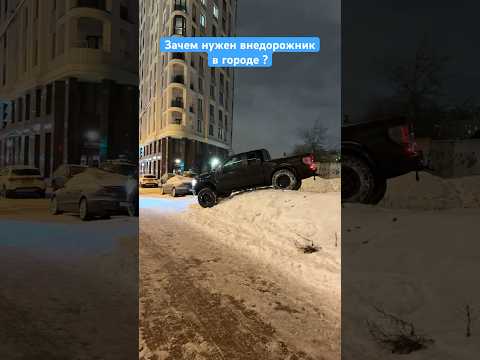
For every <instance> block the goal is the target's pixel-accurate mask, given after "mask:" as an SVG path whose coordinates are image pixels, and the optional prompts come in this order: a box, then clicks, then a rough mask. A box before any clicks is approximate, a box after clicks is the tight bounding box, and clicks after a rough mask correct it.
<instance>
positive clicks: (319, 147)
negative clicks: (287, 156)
mask: <svg viewBox="0 0 480 360" xmlns="http://www.w3.org/2000/svg"><path fill="white" fill-rule="evenodd" d="M326 133H327V128H326V127H324V126H323V125H322V123H321V122H320V120H317V121H316V122H315V124H314V125H313V126H312V127H311V128H308V129H301V130H299V132H298V137H299V138H300V140H301V143H299V144H297V145H295V147H294V150H293V155H296V154H304V153H312V154H314V155H315V157H316V158H320V157H322V156H323V155H325V153H326V152H327V150H326V148H327V146H326V144H325V142H326Z"/></svg>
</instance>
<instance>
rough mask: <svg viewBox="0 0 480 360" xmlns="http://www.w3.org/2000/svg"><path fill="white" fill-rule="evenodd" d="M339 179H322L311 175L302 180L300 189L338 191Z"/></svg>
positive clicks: (323, 191)
mask: <svg viewBox="0 0 480 360" xmlns="http://www.w3.org/2000/svg"><path fill="white" fill-rule="evenodd" d="M340 188H341V180H340V178H334V179H324V178H321V177H315V179H314V178H313V177H311V178H308V179H305V180H303V182H302V187H301V188H300V191H307V192H316V193H328V192H340Z"/></svg>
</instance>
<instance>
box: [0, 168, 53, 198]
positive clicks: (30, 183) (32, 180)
mask: <svg viewBox="0 0 480 360" xmlns="http://www.w3.org/2000/svg"><path fill="white" fill-rule="evenodd" d="M45 188H46V184H45V181H44V180H43V178H42V175H41V174H40V170H38V169H37V168H34V167H30V166H7V167H5V168H3V169H1V170H0V192H1V194H2V196H3V197H10V196H12V195H14V194H15V193H29V194H37V195H39V196H40V197H45Z"/></svg>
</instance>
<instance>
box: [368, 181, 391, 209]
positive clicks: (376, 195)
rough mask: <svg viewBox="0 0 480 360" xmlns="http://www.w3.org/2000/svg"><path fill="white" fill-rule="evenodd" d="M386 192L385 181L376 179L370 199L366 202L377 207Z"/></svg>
mask: <svg viewBox="0 0 480 360" xmlns="http://www.w3.org/2000/svg"><path fill="white" fill-rule="evenodd" d="M386 192H387V180H385V179H384V178H376V179H375V188H374V189H373V193H372V195H371V196H370V199H369V201H368V202H369V203H370V204H372V205H377V204H378V203H379V202H380V201H382V199H383V198H384V197H385V193H386Z"/></svg>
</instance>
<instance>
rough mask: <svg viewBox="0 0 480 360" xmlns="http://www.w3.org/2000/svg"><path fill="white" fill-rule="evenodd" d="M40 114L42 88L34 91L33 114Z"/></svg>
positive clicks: (37, 115)
mask: <svg viewBox="0 0 480 360" xmlns="http://www.w3.org/2000/svg"><path fill="white" fill-rule="evenodd" d="M41 115H42V89H37V90H36V91H35V116H36V117H40V116H41Z"/></svg>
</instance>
